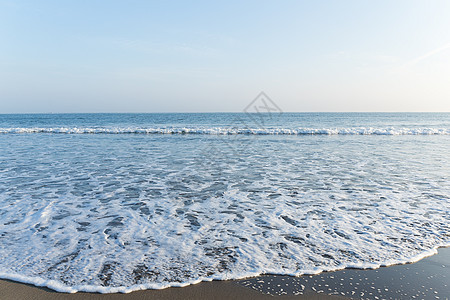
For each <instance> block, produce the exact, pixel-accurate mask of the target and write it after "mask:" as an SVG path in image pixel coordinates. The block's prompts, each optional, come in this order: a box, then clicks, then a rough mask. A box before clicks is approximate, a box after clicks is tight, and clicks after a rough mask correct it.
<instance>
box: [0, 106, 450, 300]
mask: <svg viewBox="0 0 450 300" xmlns="http://www.w3.org/2000/svg"><path fill="white" fill-rule="evenodd" d="M449 153H450V113H281V112H277V113H198V114H197V113H196V114H182V113H161V114H30V115H26V114H20V115H14V114H10V115H0V278H4V279H11V280H16V281H21V282H25V283H31V284H35V285H39V286H46V287H49V288H51V289H54V290H57V291H61V292H76V291H91V292H103V293H112V292H130V291H133V290H140V289H160V288H165V287H169V286H185V285H188V284H193V283H198V282H200V281H207V280H227V279H239V278H245V277H249V276H257V275H261V274H282V275H293V276H297V275H302V274H316V273H319V272H322V271H333V270H338V269H342V268H378V267H380V266H388V265H393V264H401V263H406V262H413V261H417V260H419V259H421V258H423V257H425V256H429V255H431V254H433V253H435V251H436V248H437V247H440V246H450V222H449V221H450V167H449V166H450V155H449Z"/></svg>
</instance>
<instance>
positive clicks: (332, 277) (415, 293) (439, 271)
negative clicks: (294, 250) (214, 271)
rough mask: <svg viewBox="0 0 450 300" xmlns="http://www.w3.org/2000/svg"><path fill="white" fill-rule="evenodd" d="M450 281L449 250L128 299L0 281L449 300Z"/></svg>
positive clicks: (214, 293)
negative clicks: (374, 265) (115, 290)
mask: <svg viewBox="0 0 450 300" xmlns="http://www.w3.org/2000/svg"><path fill="white" fill-rule="evenodd" d="M449 278H450V248H441V249H439V253H438V254H437V255H434V256H431V257H427V258H425V259H423V260H421V261H419V262H417V263H414V264H406V265H397V266H391V267H385V268H379V269H376V270H357V269H346V270H341V271H336V272H329V273H322V274H319V275H314V276H301V277H290V276H275V275H266V276H259V277H255V278H248V279H243V280H232V281H213V282H202V283H199V284H196V285H192V286H188V287H184V288H168V289H164V290H147V291H136V292H132V293H129V294H94V293H76V294H63V293H57V292H54V291H52V290H49V289H46V288H39V287H35V286H31V285H28V284H22V283H17V282H13V281H9V280H0V299H2V300H9V299H11V300H16V299H17V300H19V299H20V300H22V299H23V300H31V299H36V300H41V299H42V300H44V299H49V300H52V299H62V300H80V299H87V300H98V299H101V300H105V299H113V300H116V299H117V300H138V299H161V300H164V299H214V300H219V299H274V298H281V299H286V300H287V299H349V298H354V299H377V298H379V299H390V298H393V299H399V298H402V299H412V298H418V299H448V297H449V295H450V286H449V285H450V282H449Z"/></svg>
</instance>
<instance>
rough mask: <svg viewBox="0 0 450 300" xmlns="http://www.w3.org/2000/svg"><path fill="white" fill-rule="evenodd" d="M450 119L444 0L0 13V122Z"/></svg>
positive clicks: (2, 2) (75, 5)
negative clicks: (293, 114) (268, 103)
mask: <svg viewBox="0 0 450 300" xmlns="http://www.w3.org/2000/svg"><path fill="white" fill-rule="evenodd" d="M262 90H263V91H265V92H266V93H267V94H268V95H269V96H271V98H272V99H273V100H274V101H275V102H276V103H277V104H278V105H279V106H280V107H281V108H282V109H283V110H284V111H450V1H446V0H442V1H432V0H423V1H411V0H396V1H392V0H389V1H365V0H354V1H332V0H330V1H221V2H220V3H217V2H216V1H107V0H105V1H96V0H89V1H87V0H86V1H83V0H72V1H68V0H57V1H56V0H55V1H48V0H41V1H34V0H32V1H31V0H30V1H23V0H0V112H3V113H12V112H172V111H174V112H181V111H186V112H195V111H205V112H210V111H240V110H242V109H243V108H244V107H245V106H246V105H247V103H249V102H250V101H251V100H252V99H253V98H254V97H255V96H256V95H257V94H258V93H259V92H260V91H262Z"/></svg>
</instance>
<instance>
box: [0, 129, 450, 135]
mask: <svg viewBox="0 0 450 300" xmlns="http://www.w3.org/2000/svg"><path fill="white" fill-rule="evenodd" d="M0 133H1V134H19V133H54V134H205V135H450V129H449V128H401V127H399V128H394V127H387V128H373V127H349V128H293V129H289V128H232V127H206V128H205V127H155V128H147V127H113V128H107V127H95V128H90V127H55V128H53V127H23V128H22V127H18V128H0Z"/></svg>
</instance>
